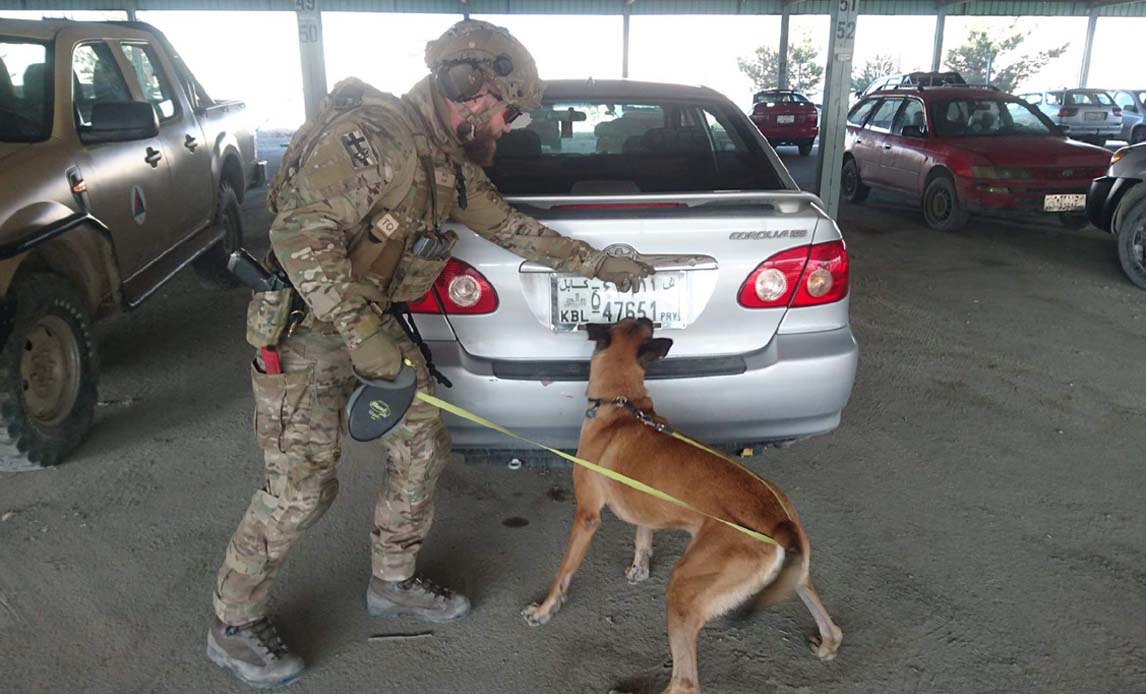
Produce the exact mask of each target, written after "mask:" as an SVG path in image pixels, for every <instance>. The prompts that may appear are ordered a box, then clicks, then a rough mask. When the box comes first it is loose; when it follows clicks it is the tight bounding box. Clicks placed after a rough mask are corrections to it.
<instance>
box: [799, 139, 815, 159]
mask: <svg viewBox="0 0 1146 694" xmlns="http://www.w3.org/2000/svg"><path fill="white" fill-rule="evenodd" d="M799 147H800V156H801V157H806V156H808V155H809V154H811V153H812V140H808V141H807V142H801V143H800V144H799Z"/></svg>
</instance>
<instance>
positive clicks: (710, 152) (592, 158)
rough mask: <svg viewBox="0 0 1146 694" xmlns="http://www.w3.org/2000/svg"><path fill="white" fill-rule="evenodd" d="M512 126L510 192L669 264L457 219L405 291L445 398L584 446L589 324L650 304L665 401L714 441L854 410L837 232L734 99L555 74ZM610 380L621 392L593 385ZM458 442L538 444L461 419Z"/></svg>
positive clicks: (823, 426) (653, 381)
mask: <svg viewBox="0 0 1146 694" xmlns="http://www.w3.org/2000/svg"><path fill="white" fill-rule="evenodd" d="M530 116H531V119H530V121H529V123H528V125H527V126H525V127H521V128H519V129H516V130H514V131H513V132H511V133H509V134H507V135H506V136H505V137H503V138H502V140H501V142H500V143H499V146H498V153H497V159H496V162H495V164H494V165H493V166H492V167H491V168H490V169H489V170H488V171H489V174H490V177H491V178H492V180H493V182H494V183H495V184H496V185H497V187H498V188H499V189H500V190H501V192H502V193H503V194H504V195H506V197H507V198H508V199H509V201H510V202H511V204H513V205H515V206H517V207H518V208H519V209H521V210H523V211H525V212H526V213H528V214H530V215H533V216H535V217H537V218H539V219H541V220H543V221H544V222H545V223H546V224H548V225H550V226H552V227H553V228H555V229H557V230H559V231H560V232H561V233H563V234H566V235H569V236H572V237H575V238H579V239H583V240H585V241H587V242H589V243H591V244H593V245H594V246H596V247H598V248H604V249H606V251H607V252H608V253H610V254H614V255H622V256H623V255H634V256H639V257H641V258H644V259H645V260H647V261H648V262H650V263H652V264H654V265H655V266H656V268H657V274H656V275H655V276H653V277H652V278H650V279H648V280H646V281H645V282H644V284H643V286H642V287H641V289H640V291H639V292H638V293H636V294H635V295H634V294H628V295H623V294H618V293H617V292H616V291H615V289H614V288H613V287H612V286H611V285H610V286H605V285H604V284H603V283H601V282H600V281H596V280H585V279H584V278H581V277H576V276H567V275H562V274H557V273H554V272H553V271H551V270H550V269H549V268H547V267H544V266H542V265H537V264H533V263H529V262H523V261H522V260H521V259H520V258H518V257H517V256H515V255H513V254H511V253H509V252H508V251H505V250H503V249H501V248H499V247H498V246H495V245H494V244H491V243H489V242H487V241H484V240H482V239H481V238H479V237H478V236H476V235H475V234H473V233H472V232H470V231H468V230H466V229H465V228H464V227H456V228H455V231H457V232H458V234H459V235H460V237H461V238H460V240H459V242H458V244H457V246H456V247H455V249H454V256H455V260H452V261H451V263H450V265H449V266H448V267H447V269H446V271H445V272H444V273H443V275H442V276H441V277H440V278H439V280H438V283H437V285H436V287H435V289H434V291H433V292H431V294H434V296H430V295H427V297H425V298H424V299H423V300H422V301H420V302H418V303H416V304H413V305H412V306H411V308H412V309H413V311H414V312H415V314H416V322H417V325H418V327H419V329H420V330H421V333H422V335H423V336H424V337H425V339H426V340H427V342H428V343H429V345H430V347H431V349H432V350H433V355H434V359H435V361H436V363H437V365H438V366H439V368H441V370H442V371H443V372H444V373H445V374H446V375H447V376H448V377H449V378H450V379H451V380H452V382H453V388H452V389H441V390H440V394H441V396H442V397H444V398H446V399H447V400H449V401H451V402H453V403H455V404H457V405H460V406H462V407H465V408H468V409H470V410H473V411H475V412H478V413H480V414H481V415H483V416H485V417H487V418H489V419H492V420H494V421H495V422H498V423H500V424H503V425H505V426H507V427H509V428H511V429H515V430H517V431H519V432H522V433H523V434H525V435H528V436H531V437H534V438H536V439H537V440H539V441H542V442H544V443H546V444H549V445H552V446H558V447H565V448H574V447H575V446H576V442H577V438H578V431H579V429H580V426H581V421H582V419H583V417H584V413H585V409H586V407H587V403H586V384H587V374H588V360H589V357H590V355H591V353H592V345H591V344H590V343H589V341H588V339H587V337H586V332H585V327H586V325H587V324H588V323H595V322H596V323H610V322H613V321H616V320H619V319H621V318H623V317H626V316H638V317H640V316H646V317H648V318H650V319H652V320H653V321H654V323H655V324H656V325H657V332H658V334H659V335H662V336H665V337H670V338H672V339H673V340H674V344H673V348H672V352H671V353H670V354H669V357H668V358H667V359H665V360H663V361H661V362H658V363H657V364H656V365H655V366H653V367H652V368H650V370H649V372H648V374H647V376H648V380H649V382H650V385H649V389H650V391H651V393H652V394H653V395H654V397H655V398H656V403H657V411H658V412H659V413H661V414H663V415H665V416H667V417H668V418H669V419H670V420H671V421H673V423H674V425H676V426H679V427H680V428H681V429H682V430H683V431H685V432H687V433H689V434H691V435H694V436H697V437H699V438H701V439H705V440H708V441H711V442H713V443H717V444H727V445H731V444H737V445H739V444H749V443H751V444H757V443H781V442H788V441H792V440H795V439H799V438H803V437H807V436H813V435H816V434H823V433H826V432H829V431H832V430H833V429H835V428H836V427H837V426H838V425H839V423H840V413H841V411H842V410H843V408H844V405H845V404H846V403H847V401H848V397H849V395H850V393H851V389H852V383H853V380H854V378H855V372H856V363H857V348H856V342H855V339H854V338H853V337H852V332H851V328H850V327H849V323H848V276H847V274H848V259H847V251H846V249H845V246H844V242H843V239H842V237H841V235H840V230H839V228H838V227H837V226H836V224H835V222H833V221H832V219H831V218H830V217H828V216H827V215H826V214H825V213H824V211H823V203H822V202H821V201H820V200H819V198H817V197H816V196H814V195H811V194H809V193H804V192H801V191H800V190H799V189H798V188H797V186H796V184H795V183H794V182H793V181H792V178H791V176H789V174H788V172H787V170H786V169H785V168H784V166H783V164H781V162H780V159H779V158H778V157H777V155H776V153H775V152H774V151H773V150H772V149H771V148H770V147H769V146H768V144H767V142H766V141H765V140H764V139H763V138H762V137H761V135H760V133H759V131H758V130H757V129H756V128H755V127H754V126H753V125H752V123H751V122H750V121H749V120H748V118H747V117H746V116H745V115H744V114H743V113H742V112H741V111H740V109H739V108H737V107H736V105H735V104H733V103H732V102H731V101H729V100H728V99H726V98H725V97H723V96H721V95H720V94H718V93H717V92H715V91H712V90H710V89H705V88H697V87H681V86H674V85H662V84H649V83H640V82H629V81H592V80H590V81H553V82H549V83H547V88H546V92H545V103H544V104H543V105H542V107H541V108H540V109H538V110H537V111H535V112H533V113H532V114H530ZM592 395H594V396H598V397H601V396H608V395H611V394H610V393H593V394H592ZM450 428H451V430H452V432H453V436H454V442H455V444H456V446H457V447H458V448H460V449H463V450H464V451H468V452H470V453H473V454H475V455H476V449H486V450H488V449H509V448H520V447H524V444H518V443H517V442H515V441H513V440H510V439H508V438H507V437H505V436H503V435H501V434H498V433H496V432H492V431H489V430H486V429H483V428H481V427H479V426H477V425H474V424H471V423H469V422H466V421H462V420H459V419H456V418H451V419H450Z"/></svg>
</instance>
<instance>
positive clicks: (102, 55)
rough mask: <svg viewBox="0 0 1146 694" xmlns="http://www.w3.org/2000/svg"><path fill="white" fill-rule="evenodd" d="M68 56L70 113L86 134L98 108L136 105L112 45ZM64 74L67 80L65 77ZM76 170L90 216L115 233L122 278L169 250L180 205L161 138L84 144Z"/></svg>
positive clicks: (94, 45) (96, 44)
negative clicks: (85, 188) (133, 103)
mask: <svg viewBox="0 0 1146 694" xmlns="http://www.w3.org/2000/svg"><path fill="white" fill-rule="evenodd" d="M61 43H62V42H61ZM64 45H65V46H66V44H64ZM66 51H67V49H66V48H63V52H64V53H65V55H64V56H62V57H64V58H65V60H66V62H64V63H63V64H64V65H69V64H70V65H71V75H70V81H71V85H72V103H71V107H72V110H73V111H74V113H75V124H76V128H77V130H78V131H79V132H81V133H82V132H83V130H84V128H86V127H90V126H91V118H92V110H93V108H94V106H95V105H96V104H98V103H116V102H118V103H122V102H125V101H132V95H131V91H130V90H129V89H128V86H127V80H126V79H124V76H123V73H122V72H121V70H120V67H119V63H118V62H117V60H116V58H115V55H114V53H113V51H112V48H111V47H110V46H109V45H108V44H107V43H105V42H103V41H90V42H85V43H81V44H79V45H77V46H76V48H75V50H74V51H72V53H71V55H70V56H69V55H67V54H66ZM60 72H61V73H62V74H63V75H65V78H68V77H67V76H68V73H67V72H66V71H60ZM58 74H59V73H58ZM60 107H66V105H65V104H61V105H60ZM76 164H77V168H78V175H79V177H80V178H82V180H83V183H84V184H85V185H86V186H87V194H88V200H89V201H90V203H89V204H90V206H91V213H92V214H93V215H94V216H95V217H97V218H98V219H100V220H101V221H102V222H103V223H104V224H106V225H107V226H108V228H109V229H110V230H111V234H112V238H113V240H114V242H115V251H116V257H117V259H118V262H119V268H120V273H121V274H122V276H123V279H124V281H127V280H129V279H130V278H131V277H132V276H133V275H135V274H137V273H138V272H139V271H140V270H142V269H143V268H144V267H146V266H147V265H148V264H149V263H150V262H151V261H153V260H155V259H156V258H157V257H158V256H159V255H160V254H161V253H162V251H163V250H165V249H166V248H167V247H168V244H167V240H166V236H167V234H168V231H169V230H170V229H171V227H172V225H173V224H174V223H175V213H176V208H177V207H178V205H176V204H173V200H172V194H171V193H172V188H171V175H170V172H169V170H168V166H167V159H166V157H165V156H164V152H163V144H162V143H161V142H160V140H159V138H157V137H152V138H145V139H141V140H132V141H129V142H104V143H99V144H82V141H81V144H80V145H79V151H78V152H77V156H76Z"/></svg>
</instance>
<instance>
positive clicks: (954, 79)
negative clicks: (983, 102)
mask: <svg viewBox="0 0 1146 694" xmlns="http://www.w3.org/2000/svg"><path fill="white" fill-rule="evenodd" d="M963 84H967V81H966V80H964V79H963V75H960V74H959V73H958V72H918V71H917V72H905V73H901V74H897V75H887V76H886V77H880V78H877V79H874V80H872V81H871V82H870V83H869V84H868V85H867V86H866V87H864V88H863V90H862V91H860V92H858V93H857V94H856V96H857V97H860V98H862V97H865V96H867V95H868V94H872V93H875V92H878V91H880V90H883V89H896V88H897V87H939V86H943V85H963Z"/></svg>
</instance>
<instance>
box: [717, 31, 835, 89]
mask: <svg viewBox="0 0 1146 694" xmlns="http://www.w3.org/2000/svg"><path fill="white" fill-rule="evenodd" d="M819 58H820V52H819V51H818V50H816V48H815V47H814V46H812V40H811V39H810V38H809V37H807V36H805V37H804V38H803V40H802V41H801V42H800V43H798V44H794V45H790V46H788V88H789V89H794V90H796V91H798V92H816V91H819V88H820V82H821V81H822V80H823V77H824V66H823V65H821V64H820V60H819ZM736 64H737V65H739V66H740V71H741V72H743V73H744V74H745V75H747V76H748V78H749V79H751V80H752V86H753V89H755V90H756V91H761V90H764V89H775V88H776V87H778V86H779V85H780V68H779V64H780V54H779V53H778V52H777V51H776V50H775V49H774V48H772V47H771V46H760V47H759V48H757V49H756V52H755V53H754V54H753V56H752V57H751V58H737V59H736Z"/></svg>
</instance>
